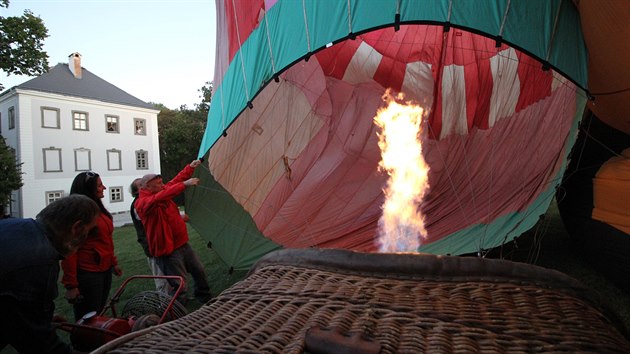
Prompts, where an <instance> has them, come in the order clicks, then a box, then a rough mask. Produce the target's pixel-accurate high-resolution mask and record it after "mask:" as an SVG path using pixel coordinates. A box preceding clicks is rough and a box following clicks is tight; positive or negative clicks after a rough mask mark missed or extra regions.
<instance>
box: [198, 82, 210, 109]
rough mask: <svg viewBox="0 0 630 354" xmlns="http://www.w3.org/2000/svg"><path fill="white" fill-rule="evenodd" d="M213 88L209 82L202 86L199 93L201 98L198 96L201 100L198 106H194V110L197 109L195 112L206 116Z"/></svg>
mask: <svg viewBox="0 0 630 354" xmlns="http://www.w3.org/2000/svg"><path fill="white" fill-rule="evenodd" d="M213 88H214V84H213V83H212V82H210V81H206V84H205V85H203V87H202V88H200V89H199V90H197V91H199V93H201V96H199V98H201V103H199V104H195V108H196V109H197V111H200V112H203V113H205V114H206V115H207V114H208V111H209V110H210V101H212V89H213Z"/></svg>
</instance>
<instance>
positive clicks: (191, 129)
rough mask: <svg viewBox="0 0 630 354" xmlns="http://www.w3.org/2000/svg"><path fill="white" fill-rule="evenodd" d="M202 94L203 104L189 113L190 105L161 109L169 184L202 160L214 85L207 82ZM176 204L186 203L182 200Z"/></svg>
mask: <svg viewBox="0 0 630 354" xmlns="http://www.w3.org/2000/svg"><path fill="white" fill-rule="evenodd" d="M199 92H200V93H201V96H200V98H201V103H199V104H195V106H196V109H194V110H193V109H188V107H186V105H183V106H181V107H180V108H178V109H176V110H171V109H168V108H166V107H164V106H163V105H157V107H158V108H159V109H161V110H160V113H159V114H158V131H159V139H160V164H161V170H162V176H163V177H164V181H165V182H166V181H169V180H170V179H172V178H173V177H175V175H177V173H178V172H179V171H180V170H181V169H182V168H184V166H186V165H187V164H189V163H190V162H191V161H192V160H194V159H196V158H198V157H199V156H197V154H198V152H199V146H200V145H201V140H202V138H203V134H204V132H205V130H206V120H207V119H208V107H209V105H210V100H211V98H212V83H209V82H207V83H206V85H205V86H204V87H202V88H201V89H199ZM180 198H181V197H180ZM176 201H177V202H178V203H179V204H181V203H182V201H181V200H176Z"/></svg>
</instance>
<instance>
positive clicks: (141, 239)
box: [129, 197, 151, 257]
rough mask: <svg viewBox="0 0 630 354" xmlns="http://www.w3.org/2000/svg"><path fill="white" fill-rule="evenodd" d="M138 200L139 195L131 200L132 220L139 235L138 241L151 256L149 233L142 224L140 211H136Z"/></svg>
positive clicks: (130, 211)
mask: <svg viewBox="0 0 630 354" xmlns="http://www.w3.org/2000/svg"><path fill="white" fill-rule="evenodd" d="M136 200H138V197H136V198H134V199H133V201H132V202H131V207H130V208H129V215H131V221H133V227H135V228H136V235H137V236H138V243H139V244H140V246H142V250H143V251H144V254H145V255H146V256H147V257H151V252H149V244H148V243H147V234H146V232H145V231H144V226H142V220H140V219H139V218H138V213H137V212H136V207H135V206H136Z"/></svg>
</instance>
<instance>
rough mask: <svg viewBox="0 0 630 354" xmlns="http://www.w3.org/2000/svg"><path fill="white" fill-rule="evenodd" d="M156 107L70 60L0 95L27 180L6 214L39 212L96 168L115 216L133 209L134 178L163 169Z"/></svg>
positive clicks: (2, 121)
mask: <svg viewBox="0 0 630 354" xmlns="http://www.w3.org/2000/svg"><path fill="white" fill-rule="evenodd" d="M158 113H159V110H156V109H155V108H154V107H153V106H152V105H150V104H148V103H146V102H144V101H142V100H140V99H138V98H136V97H134V96H132V95H130V94H128V93H127V92H125V91H123V90H121V89H119V88H118V87H116V86H114V85H112V84H110V83H108V82H107V81H105V80H103V79H101V78H100V77H98V76H96V75H94V74H92V73H91V72H90V71H88V70H86V69H85V68H82V67H81V55H80V54H79V53H72V54H71V55H70V56H69V62H68V64H63V63H60V64H57V65H56V66H54V67H52V68H51V69H50V70H49V71H48V72H47V73H45V74H43V75H41V76H39V77H36V78H34V79H32V80H29V81H27V82H25V83H23V84H21V85H18V86H15V87H12V88H10V89H8V90H6V91H4V92H3V93H2V94H0V134H2V136H3V137H4V138H5V140H6V142H7V145H9V146H10V147H12V148H13V149H14V150H15V154H16V159H17V160H18V162H21V163H22V173H23V175H22V181H23V183H24V185H23V186H22V188H21V189H20V190H18V191H14V192H13V194H12V197H11V199H12V201H11V203H10V206H9V210H7V212H8V213H9V214H10V215H11V216H15V217H35V215H37V213H38V212H39V211H40V210H41V209H42V208H44V207H45V206H46V205H47V204H48V203H50V202H51V201H53V200H55V199H57V198H60V197H62V196H65V195H68V194H69V193H70V185H71V184H72V180H73V179H74V177H75V176H76V175H77V173H79V172H82V171H94V172H96V173H98V174H99V175H101V179H102V180H103V184H104V185H105V186H106V187H107V190H106V191H105V197H104V198H103V203H104V204H105V207H106V208H107V209H108V210H109V211H110V212H111V213H112V214H116V213H124V212H127V211H128V210H129V205H130V203H131V200H132V197H131V195H130V193H129V185H130V183H131V182H132V181H133V180H134V179H135V178H137V177H141V176H142V175H144V174H146V173H149V172H152V173H159V171H160V154H159V143H158V122H157V115H158Z"/></svg>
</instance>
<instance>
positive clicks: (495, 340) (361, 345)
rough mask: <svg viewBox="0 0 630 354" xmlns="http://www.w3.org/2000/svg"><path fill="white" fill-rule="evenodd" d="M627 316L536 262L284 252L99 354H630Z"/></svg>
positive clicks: (402, 255) (401, 255)
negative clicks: (621, 319)
mask: <svg viewBox="0 0 630 354" xmlns="http://www.w3.org/2000/svg"><path fill="white" fill-rule="evenodd" d="M615 318H616V317H615V316H614V315H613V314H612V313H610V312H609V311H608V310H607V309H606V308H605V307H604V306H602V305H601V304H600V303H599V302H598V301H597V299H596V297H595V296H594V294H592V293H591V292H590V291H588V289H586V288H584V287H583V286H582V285H581V284H580V283H579V282H577V281H576V280H574V279H573V278H570V277H568V276H566V275H564V274H562V273H559V272H557V271H553V270H548V269H544V268H540V267H537V266H532V265H528V264H522V263H515V262H510V261H503V260H491V259H480V258H469V257H449V256H432V255H418V254H365V253H357V252H351V251H342V250H317V249H309V250H282V251H277V252H274V253H271V254H269V255H267V256H266V257H265V258H263V259H261V260H260V261H259V262H258V263H257V264H256V265H255V267H254V268H253V269H252V270H251V271H250V273H249V274H248V276H247V277H246V278H245V279H244V280H242V281H240V282H238V283H237V284H235V285H234V286H232V287H231V288H229V289H227V290H225V291H224V292H223V293H221V294H220V295H219V296H218V297H216V298H215V299H213V300H212V301H210V302H208V303H207V304H206V305H204V306H203V307H201V308H200V309H199V310H197V311H195V312H192V313H191V314H189V315H188V316H186V317H183V318H180V319H178V320H175V321H172V322H169V323H165V324H163V325H160V326H156V327H152V328H148V329H145V330H142V331H140V332H134V333H130V334H128V335H126V336H123V337H121V338H118V339H116V340H114V341H113V342H110V343H108V344H107V345H105V346H103V347H101V348H100V349H99V350H97V351H96V353H105V352H109V353H190V352H195V353H303V352H308V353H335V354H339V353H452V352H458V353H508V352H509V353H519V352H520V353H532V352H534V353H540V352H566V353H576V352H593V353H630V342H629V341H628V339H627V338H626V337H624V334H623V333H622V331H623V330H622V328H623V327H622V326H621V325H620V324H619V323H618V322H616V320H615Z"/></svg>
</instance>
